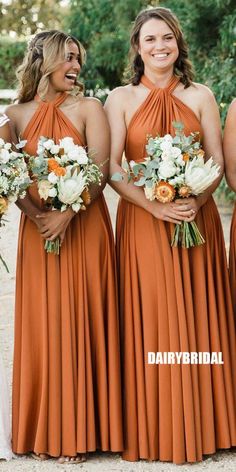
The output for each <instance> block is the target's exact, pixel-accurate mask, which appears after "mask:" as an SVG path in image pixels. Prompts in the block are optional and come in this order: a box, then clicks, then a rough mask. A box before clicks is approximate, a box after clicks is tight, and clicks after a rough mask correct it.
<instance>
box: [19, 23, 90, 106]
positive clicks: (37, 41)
mask: <svg viewBox="0 0 236 472" xmlns="http://www.w3.org/2000/svg"><path fill="white" fill-rule="evenodd" d="M71 42H73V43H75V44H76V45H77V47H78V49H79V63H80V66H81V67H82V65H83V64H84V61H85V50H84V48H83V46H82V44H81V43H80V42H79V41H78V40H77V39H76V38H74V37H73V36H70V35H68V34H66V33H63V32H62V31H57V30H51V31H42V32H41V33H38V34H36V35H35V36H34V38H33V39H32V40H31V41H30V43H29V45H28V49H27V52H26V55H25V57H24V60H23V62H22V64H21V65H20V66H19V68H18V70H17V72H16V76H17V79H18V81H19V91H18V97H17V100H18V103H25V102H29V101H31V100H33V98H34V96H35V95H36V93H38V94H39V96H40V97H41V99H42V100H43V99H44V98H45V96H46V94H47V91H48V86H49V77H50V74H52V72H54V71H55V70H56V69H57V68H58V66H60V64H62V63H63V62H64V61H65V52H66V45H67V44H69V43H71ZM75 85H76V88H75V89H74V90H73V94H76V95H78V94H80V93H82V92H83V89H84V87H83V85H82V84H81V83H80V82H76V83H75Z"/></svg>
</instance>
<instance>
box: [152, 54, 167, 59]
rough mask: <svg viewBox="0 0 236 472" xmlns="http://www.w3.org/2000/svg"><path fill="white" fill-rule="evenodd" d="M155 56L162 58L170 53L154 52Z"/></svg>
mask: <svg viewBox="0 0 236 472" xmlns="http://www.w3.org/2000/svg"><path fill="white" fill-rule="evenodd" d="M152 56H153V57H157V58H158V59H162V58H164V57H168V56H169V53H167V52H166V53H161V54H152Z"/></svg>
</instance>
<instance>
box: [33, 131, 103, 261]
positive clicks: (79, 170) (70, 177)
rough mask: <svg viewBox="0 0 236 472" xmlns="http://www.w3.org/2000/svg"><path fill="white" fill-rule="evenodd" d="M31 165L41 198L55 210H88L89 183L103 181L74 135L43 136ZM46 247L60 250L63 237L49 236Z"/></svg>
mask: <svg viewBox="0 0 236 472" xmlns="http://www.w3.org/2000/svg"><path fill="white" fill-rule="evenodd" d="M29 167H30V170H31V172H32V175H33V178H34V179H36V181H37V186H38V192H39V196H40V198H42V199H43V200H44V201H45V202H46V206H47V207H48V208H50V209H51V210H61V211H65V210H66V209H68V208H72V210H73V211H74V212H76V213H77V212H78V211H79V210H86V205H88V204H89V203H90V194H89V190H88V187H89V185H90V184H92V183H96V184H98V185H100V184H101V178H102V172H101V171H100V168H99V166H98V165H96V164H94V162H93V160H92V158H91V157H90V156H89V155H88V153H87V152H86V150H85V148H84V147H82V146H79V145H77V144H75V143H74V141H73V138H71V137H65V138H63V139H60V140H59V144H56V143H55V142H54V140H53V139H48V138H45V137H44V136H41V138H40V139H39V142H38V148H37V155H36V156H32V157H31V158H30V160H29ZM44 247H45V249H46V251H47V252H50V253H53V254H59V252H60V239H59V238H56V239H55V240H54V241H49V240H46V242H45V246H44Z"/></svg>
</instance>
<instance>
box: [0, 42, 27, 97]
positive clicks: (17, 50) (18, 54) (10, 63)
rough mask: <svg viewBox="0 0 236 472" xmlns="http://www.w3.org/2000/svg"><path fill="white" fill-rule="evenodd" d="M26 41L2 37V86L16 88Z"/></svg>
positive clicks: (0, 84) (0, 57)
mask: <svg viewBox="0 0 236 472" xmlns="http://www.w3.org/2000/svg"><path fill="white" fill-rule="evenodd" d="M25 48H26V41H19V40H18V41H16V40H13V39H9V38H1V39H0V69H1V74H0V88H8V89H11V88H16V69H17V67H18V65H19V64H20V63H21V62H22V59H23V56H24V52H25Z"/></svg>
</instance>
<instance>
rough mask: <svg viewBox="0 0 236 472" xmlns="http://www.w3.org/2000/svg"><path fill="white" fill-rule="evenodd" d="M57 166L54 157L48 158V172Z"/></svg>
mask: <svg viewBox="0 0 236 472" xmlns="http://www.w3.org/2000/svg"><path fill="white" fill-rule="evenodd" d="M58 167H59V164H58V162H57V161H56V160H55V159H52V158H51V159H48V170H49V171H50V172H54V171H55V169H57V168H58Z"/></svg>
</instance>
